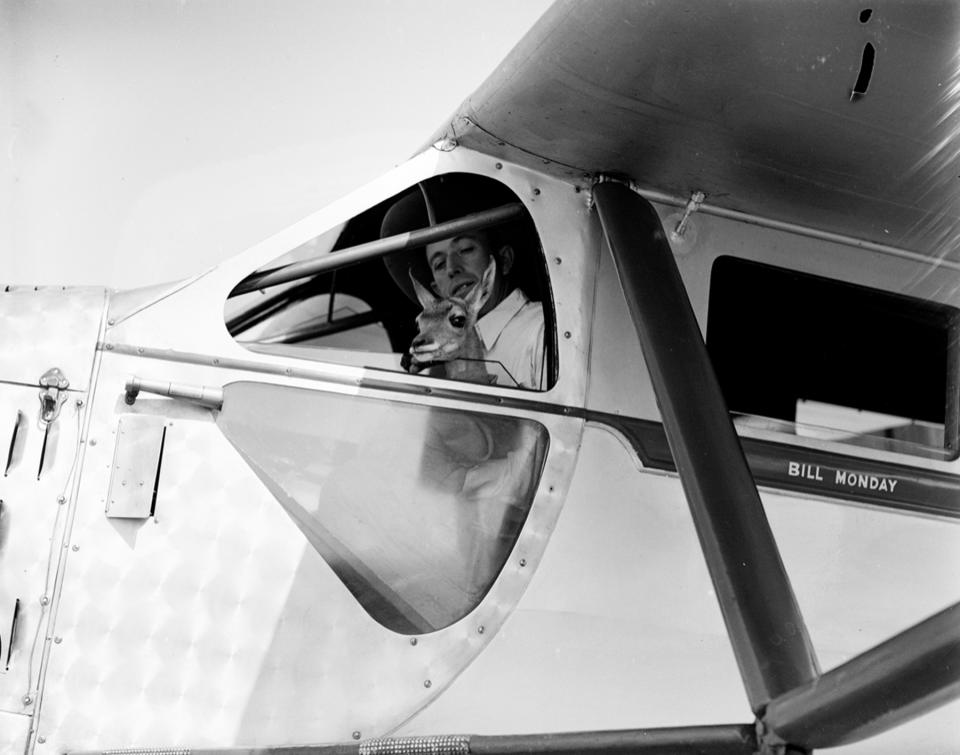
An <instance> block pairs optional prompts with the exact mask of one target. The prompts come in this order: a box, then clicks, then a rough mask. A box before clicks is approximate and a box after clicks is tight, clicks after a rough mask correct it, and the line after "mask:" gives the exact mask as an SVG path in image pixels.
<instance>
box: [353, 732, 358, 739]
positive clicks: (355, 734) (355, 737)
mask: <svg viewBox="0 0 960 755" xmlns="http://www.w3.org/2000/svg"><path fill="white" fill-rule="evenodd" d="M353 738H354V739H360V732H359V731H355V732H353Z"/></svg>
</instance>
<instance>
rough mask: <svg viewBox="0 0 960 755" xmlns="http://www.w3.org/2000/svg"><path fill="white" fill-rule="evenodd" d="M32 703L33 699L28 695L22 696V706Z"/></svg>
mask: <svg viewBox="0 0 960 755" xmlns="http://www.w3.org/2000/svg"><path fill="white" fill-rule="evenodd" d="M32 702H33V698H32V697H30V695H24V696H23V704H24V705H30V704H31V703H32Z"/></svg>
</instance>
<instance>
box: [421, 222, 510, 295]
mask: <svg viewBox="0 0 960 755" xmlns="http://www.w3.org/2000/svg"><path fill="white" fill-rule="evenodd" d="M493 255H494V249H493V248H492V247H491V245H490V242H489V239H488V238H487V236H486V235H485V234H483V233H482V232H471V233H465V234H463V235H460V236H454V237H453V238H450V239H444V240H443V241H436V242H434V243H432V244H428V245H427V264H428V265H429V266H430V273H431V274H432V275H433V282H434V288H435V289H436V293H437V294H438V295H439V296H441V297H442V298H444V299H446V298H448V297H450V296H457V297H461V298H462V297H463V295H464V294H465V293H466V292H467V291H469V290H470V289H471V288H473V286H475V285H476V284H477V283H479V282H480V279H481V278H482V277H483V272H484V270H486V269H487V264H488V263H489V262H490V258H491V257H492V256H493ZM497 263H498V264H497V274H496V277H495V278H494V282H493V292H492V294H491V296H490V298H489V299H488V300H487V303H486V304H485V305H484V307H483V309H482V310H480V314H486V312H488V311H489V310H491V309H493V308H494V307H495V306H497V304H499V303H500V301H501V299H503V296H504V294H505V293H506V292H504V291H503V290H502V289H503V273H504V272H505V271H503V270H501V267H502V264H501V260H499V259H498V260H497Z"/></svg>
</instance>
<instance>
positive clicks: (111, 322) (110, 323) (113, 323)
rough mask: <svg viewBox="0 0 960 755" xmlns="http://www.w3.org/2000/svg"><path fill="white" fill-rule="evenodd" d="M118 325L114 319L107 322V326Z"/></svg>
mask: <svg viewBox="0 0 960 755" xmlns="http://www.w3.org/2000/svg"><path fill="white" fill-rule="evenodd" d="M116 324H117V321H116V320H114V319H113V318H112V317H111V318H110V319H109V320H107V325H116Z"/></svg>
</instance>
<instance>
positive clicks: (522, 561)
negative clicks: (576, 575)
mask: <svg viewBox="0 0 960 755" xmlns="http://www.w3.org/2000/svg"><path fill="white" fill-rule="evenodd" d="M526 565H527V559H525V558H521V559H520V566H526Z"/></svg>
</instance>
